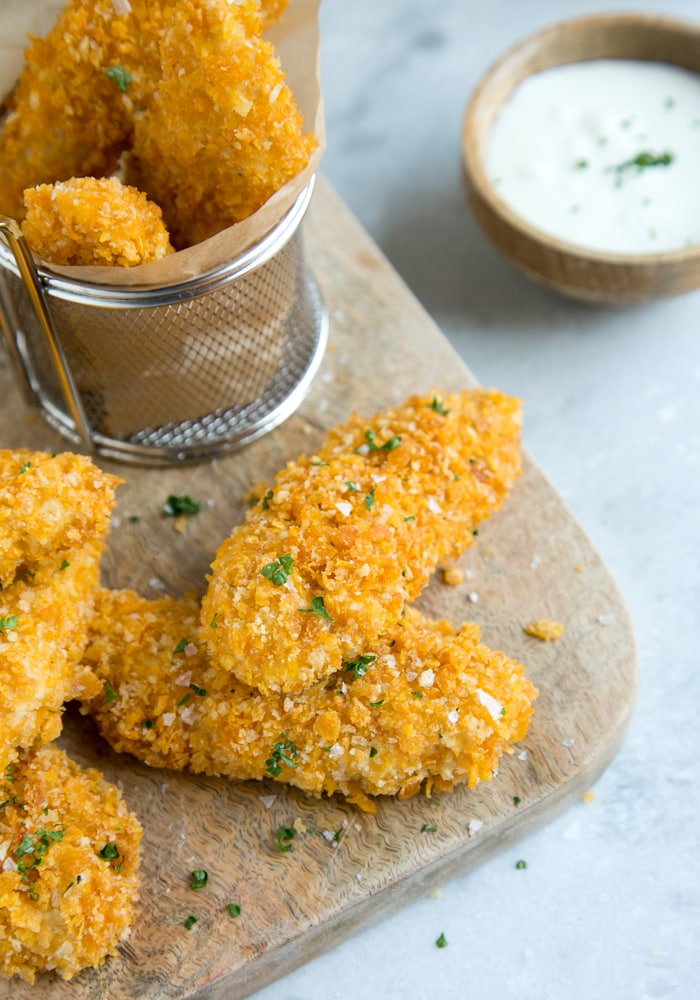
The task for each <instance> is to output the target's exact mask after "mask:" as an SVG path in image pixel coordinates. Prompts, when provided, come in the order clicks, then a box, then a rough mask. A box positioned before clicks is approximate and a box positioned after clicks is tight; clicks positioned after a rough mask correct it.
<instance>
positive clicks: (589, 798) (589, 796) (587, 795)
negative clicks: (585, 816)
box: [581, 792, 595, 805]
mask: <svg viewBox="0 0 700 1000" xmlns="http://www.w3.org/2000/svg"><path fill="white" fill-rule="evenodd" d="M594 799H595V792H584V793H583V795H582V796H581V800H582V801H583V802H585V803H586V805H588V804H589V803H590V802H593V800H594Z"/></svg>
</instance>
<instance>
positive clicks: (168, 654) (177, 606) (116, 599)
mask: <svg viewBox="0 0 700 1000" xmlns="http://www.w3.org/2000/svg"><path fill="white" fill-rule="evenodd" d="M197 621H198V606H197V601H196V599H195V598H194V597H190V598H186V599H182V600H180V601H178V600H175V599H173V598H162V599H160V600H155V601H149V600H146V599H145V598H142V597H140V596H139V595H137V594H135V593H133V592H131V591H121V592H119V591H108V590H101V591H100V592H99V593H98V596H97V599H96V610H95V618H94V620H93V624H92V628H91V630H92V638H91V641H90V643H89V645H88V648H87V652H86V661H87V663H88V664H89V666H90V667H91V668H92V669H93V670H94V671H95V673H96V674H97V676H98V677H99V678H100V680H101V681H102V682H103V684H104V690H103V693H102V694H101V695H99V696H98V697H96V698H94V699H93V701H92V703H91V705H90V711H91V712H92V714H93V716H94V717H95V719H96V720H97V723H98V726H99V728H100V731H101V732H102V734H103V735H104V736H105V738H106V739H107V740H108V741H109V742H110V743H111V745H112V746H113V747H114V749H115V750H118V751H121V752H129V753H132V754H134V755H135V756H136V757H138V758H140V759H141V760H143V761H145V762H146V763H148V764H150V765H152V766H156V767H170V768H176V769H183V768H188V769H190V770H191V771H194V772H197V773H205V774H212V775H225V776H227V777H229V778H232V779H234V780H247V779H251V778H253V779H260V778H266V777H267V778H275V779H276V780H278V781H282V782H286V783H289V784H292V785H296V786H297V787H299V788H302V789H303V790H304V791H306V792H310V793H312V794H314V795H318V796H320V795H322V794H324V793H325V794H328V795H331V794H333V793H334V792H340V793H342V794H343V795H345V796H347V797H348V798H349V799H350V800H352V801H354V802H356V803H357V804H358V805H360V806H361V807H362V808H364V809H368V810H370V811H373V810H374V808H375V806H374V804H373V802H372V801H371V799H370V798H368V796H378V795H398V796H399V797H401V798H406V797H408V796H410V795H413V794H415V793H416V792H418V791H419V790H420V788H421V786H422V785H424V786H425V789H426V791H427V792H430V790H431V789H434V790H440V791H442V790H447V789H450V788H452V787H453V786H454V785H455V784H457V783H458V782H467V783H468V784H469V786H470V787H473V786H474V785H476V784H477V782H479V781H485V780H488V779H489V778H490V777H491V775H492V773H493V771H494V769H495V768H496V766H497V764H498V760H499V757H500V756H501V754H502V753H503V752H504V751H506V750H507V749H508V747H509V745H510V744H511V743H513V742H516V741H517V740H520V739H522V737H523V736H524V735H525V733H526V731H527V727H528V720H529V718H530V715H531V712H532V707H531V702H532V700H533V699H534V698H535V697H536V693H537V692H536V691H535V688H534V687H533V685H532V684H531V683H530V682H529V681H528V680H527V679H526V678H525V677H524V674H523V668H522V666H521V665H520V664H518V663H516V662H515V661H514V660H511V659H509V658H508V657H507V656H506V655H505V654H504V653H500V652H493V651H491V650H489V649H487V648H486V647H485V646H484V645H482V644H481V643H480V641H479V630H478V628H477V627H476V626H474V625H466V626H463V627H462V628H461V629H460V630H458V631H456V632H455V631H454V630H453V629H452V628H451V627H450V626H449V625H448V624H447V623H445V622H431V621H427V620H425V619H424V618H422V617H421V615H420V614H419V613H418V612H417V611H414V610H412V609H409V610H407V612H406V614H405V616H404V617H403V619H402V624H401V626H400V627H398V628H397V629H396V631H395V633H394V636H393V637H392V638H386V637H384V638H381V639H379V640H378V641H376V642H374V643H371V644H367V645H365V646H363V651H362V653H361V655H359V656H358V657H357V658H356V659H355V661H353V662H352V663H346V664H344V665H343V667H342V668H341V670H340V671H339V672H338V673H336V674H334V675H333V677H332V678H331V679H329V680H326V681H323V682H321V683H319V684H316V685H314V686H313V687H311V688H309V689H308V690H306V691H303V692H301V693H299V694H295V695H270V696H267V697H266V696H263V695H261V694H260V693H259V692H258V691H255V690H253V689H251V688H249V687H247V686H245V685H242V684H238V683H235V682H232V681H231V678H230V677H229V676H228V675H227V673H226V672H225V671H221V670H220V669H218V666H217V664H216V662H215V661H211V660H210V659H208V657H207V656H206V652H205V650H204V648H203V647H202V646H201V645H200V644H198V643H197V638H196V634H197Z"/></svg>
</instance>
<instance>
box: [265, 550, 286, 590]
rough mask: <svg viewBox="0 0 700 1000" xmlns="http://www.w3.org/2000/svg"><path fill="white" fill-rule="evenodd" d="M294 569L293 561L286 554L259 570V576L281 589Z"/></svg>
mask: <svg viewBox="0 0 700 1000" xmlns="http://www.w3.org/2000/svg"><path fill="white" fill-rule="evenodd" d="M293 568H294V560H293V559H292V557H291V556H290V555H289V553H286V555H283V556H280V557H279V559H274V560H273V561H272V562H269V563H268V564H267V565H266V566H263V568H262V569H261V570H260V575H261V576H264V577H265V579H266V580H271V581H272V583H274V585H275V586H276V587H281V586H282V585H283V584H285V583H286V582H287V580H288V579H289V575H290V573H291V572H292V570H293Z"/></svg>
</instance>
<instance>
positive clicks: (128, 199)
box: [22, 177, 173, 267]
mask: <svg viewBox="0 0 700 1000" xmlns="http://www.w3.org/2000/svg"><path fill="white" fill-rule="evenodd" d="M24 204H25V207H26V217H25V220H24V222H23V224H22V232H23V235H24V237H25V239H26V241H27V243H28V244H29V247H30V248H31V250H33V251H34V253H36V254H38V255H39V256H40V257H43V259H44V260H46V261H49V262H50V263H52V264H68V265H70V264H80V265H91V264H97V265H113V266H117V267H134V266H135V265H136V264H145V263H147V262H148V261H152V260H160V259H161V258H162V257H165V256H166V255H167V254H169V253H172V252H173V248H172V246H171V245H170V239H169V237H168V232H167V230H166V228H165V225H164V224H163V213H162V212H161V210H160V208H159V207H158V206H157V205H154V204H153V202H152V201H149V200H148V198H147V197H146V195H145V194H143V192H141V191H138V190H137V189H136V188H135V187H129V186H127V185H126V184H122V183H121V181H119V180H118V179H117V178H116V177H101V178H94V177H72V178H71V179H70V180H67V181H59V182H58V183H56V184H40V185H39V186H38V187H35V188H28V189H27V190H26V191H25V192H24Z"/></svg>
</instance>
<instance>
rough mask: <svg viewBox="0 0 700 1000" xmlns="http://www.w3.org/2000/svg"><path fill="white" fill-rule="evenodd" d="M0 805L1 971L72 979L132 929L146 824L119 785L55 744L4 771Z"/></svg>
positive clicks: (109, 951) (26, 976)
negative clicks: (53, 974)
mask: <svg viewBox="0 0 700 1000" xmlns="http://www.w3.org/2000/svg"><path fill="white" fill-rule="evenodd" d="M0 803H2V805H1V807H0V975H3V976H7V977H9V976H17V975H18V976H21V977H22V978H24V979H26V980H29V981H30V982H33V981H34V979H35V977H36V973H37V972H42V971H45V970H55V971H56V972H58V973H59V974H60V975H61V976H62V977H63V978H64V979H71V978H72V977H73V976H74V975H75V974H76V973H77V972H79V971H80V970H81V969H84V968H88V967H92V966H96V965H98V964H99V963H100V962H102V961H103V959H104V958H106V957H107V955H112V954H114V953H115V952H116V949H117V945H118V943H119V941H120V940H121V939H122V938H124V937H125V935H126V934H127V933H128V930H129V927H130V924H131V922H132V920H133V915H134V906H135V902H136V899H137V893H138V854H139V843H140V840H141V827H140V825H139V822H138V820H137V819H136V817H135V816H133V815H132V814H131V813H130V812H129V810H128V809H127V807H126V805H125V804H124V801H123V800H122V798H121V795H120V793H119V791H118V790H117V788H116V787H115V786H113V785H110V784H109V783H107V782H106V781H104V779H103V777H102V775H101V774H100V773H99V772H98V771H95V770H92V769H91V770H87V771H85V770H82V769H80V768H79V767H78V765H77V764H75V763H74V762H73V761H71V760H70V759H69V758H68V757H67V756H66V755H65V753H63V751H62V750H60V749H59V748H58V747H55V746H48V747H41V748H40V749H38V750H35V751H29V752H27V753H25V754H23V756H22V758H21V760H19V761H18V762H17V763H16V764H14V765H13V766H12V767H11V768H10V769H9V770H8V772H7V773H5V772H4V771H3V772H2V774H0ZM8 995H9V994H8Z"/></svg>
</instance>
